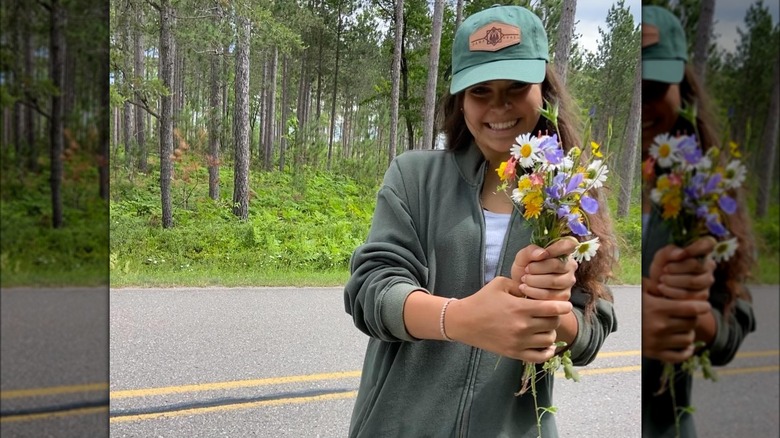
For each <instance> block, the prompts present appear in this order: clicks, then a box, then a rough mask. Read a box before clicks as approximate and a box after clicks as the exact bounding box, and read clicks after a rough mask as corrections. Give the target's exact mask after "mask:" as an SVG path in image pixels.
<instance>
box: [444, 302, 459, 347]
mask: <svg viewBox="0 0 780 438" xmlns="http://www.w3.org/2000/svg"><path fill="white" fill-rule="evenodd" d="M443 323H444V331H445V332H446V333H447V336H448V337H449V338H450V339H451V340H453V341H457V342H463V330H462V327H463V301H462V300H453V301H452V302H450V303H449V305H448V306H447V311H446V312H445V314H444V319H443Z"/></svg>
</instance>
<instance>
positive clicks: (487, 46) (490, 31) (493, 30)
mask: <svg viewBox="0 0 780 438" xmlns="http://www.w3.org/2000/svg"><path fill="white" fill-rule="evenodd" d="M520 35H521V34H520V28H519V27H517V26H511V25H509V24H506V23H501V22H499V21H494V22H492V23H488V24H486V25H484V26H482V27H480V28H479V29H477V30H475V31H474V32H472V33H471V35H470V36H469V50H470V51H472V52H496V51H498V50H501V49H503V48H505V47H509V46H513V45H515V44H520V42H521V36H520Z"/></svg>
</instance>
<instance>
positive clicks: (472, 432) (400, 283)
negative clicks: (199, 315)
mask: <svg viewBox="0 0 780 438" xmlns="http://www.w3.org/2000/svg"><path fill="white" fill-rule="evenodd" d="M486 167H487V166H486V164H485V160H484V157H483V156H482V153H481V152H480V151H479V149H478V148H477V147H476V146H475V145H472V146H471V147H470V148H468V149H465V150H462V151H457V152H450V151H416V152H405V153H403V154H402V155H400V156H398V157H397V158H396V160H394V161H393V163H392V164H391V165H390V168H389V169H388V170H387V173H386V174H385V179H384V183H383V185H382V187H381V189H380V190H379V194H378V196H377V205H376V210H375V212H374V217H373V222H372V225H371V230H370V232H369V235H368V239H367V241H366V243H365V244H364V245H362V246H360V247H358V248H357V249H356V250H355V252H354V254H353V256H352V260H351V263H350V267H351V272H352V276H351V278H350V279H349V281H348V283H347V285H346V286H345V293H344V298H345V305H346V311H347V313H349V314H350V315H351V316H352V318H353V320H354V323H355V325H356V326H357V328H359V329H360V330H361V331H363V332H364V333H366V334H367V335H369V336H370V339H369V343H368V349H367V351H366V357H365V361H364V364H363V372H362V376H361V381H360V388H359V390H358V395H357V400H356V402H355V407H354V411H353V414H352V421H351V425H350V432H349V436H350V437H479V438H482V437H513V438H520V437H536V436H537V435H536V416H535V414H534V404H533V398H532V396H531V394H530V391H529V392H528V393H526V394H524V395H522V396H519V397H516V396H515V395H514V393H515V392H516V391H517V390H518V389H519V388H520V378H521V374H522V362H520V361H517V360H511V359H508V358H502V359H501V361H500V362H499V357H498V356H497V355H495V354H493V353H490V352H487V351H484V350H481V349H478V348H473V347H471V346H468V345H464V344H460V343H457V342H445V341H434V340H418V339H415V338H413V337H412V336H410V335H409V333H408V332H407V331H406V328H405V326H404V321H403V306H404V301H405V300H406V297H407V296H408V295H409V294H410V293H411V292H413V291H415V290H420V289H423V290H425V291H427V292H428V293H431V294H435V295H440V296H444V297H455V298H464V297H467V296H469V295H471V294H473V293H475V292H477V291H478V290H479V289H481V288H482V287H483V285H484V284H483V283H484V281H483V279H484V259H485V242H484V235H485V229H484V228H485V225H484V217H483V213H482V210H481V206H480V203H479V193H480V190H481V187H482V182H483V178H484V175H485V171H486ZM490 171H492V170H490ZM530 235H531V228H530V226H529V223H528V222H527V221H526V220H525V219H524V218H523V217H522V215H518V214H517V212H515V213H513V214H512V215H511V219H510V223H509V226H508V230H507V234H506V237H505V240H504V246H503V249H502V254H501V258H500V260H499V264H498V266H499V268H498V275H503V276H506V277H509V276H510V272H511V266H512V262H513V260H514V256H515V254H517V252H518V251H519V250H520V249H522V248H523V247H525V246H527V245H528V244H529V239H530ZM587 298H588V296H587V295H586V294H585V293H583V291H582V290H580V289H577V288H574V290H572V297H571V302H572V303H573V305H574V314H575V315H576V317H577V322H578V324H579V331H578V333H577V336H576V338H575V340H574V342H573V343H572V345H571V352H572V360H573V361H574V363H575V365H586V364H588V363H590V362H591V361H592V360H593V359H594V358H595V356H596V353H598V351H599V349H600V348H601V345H602V343H603V342H604V339H605V338H606V337H607V335H609V334H610V333H611V332H613V331H615V330H616V329H617V323H616V319H615V315H614V311H613V306H612V303H610V302H609V301H607V300H598V301H597V303H596V310H595V312H594V313H592V314H591V315H590V316H589V317H585V316H584V314H583V309H584V308H585V303H586V302H587ZM539 368H541V367H539ZM583 384H587V383H583ZM537 388H538V399H539V403H540V406H550V405H552V404H553V403H552V392H553V377H552V376H548V377H546V378H544V379H541V380H540V381H539V382H538V384H537ZM562 415H565V414H562ZM542 421H543V432H544V433H543V435H544V437H557V436H558V434H557V430H556V426H555V419H554V416H552V415H549V414H548V415H544V416H543V417H542Z"/></svg>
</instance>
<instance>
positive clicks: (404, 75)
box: [401, 26, 414, 150]
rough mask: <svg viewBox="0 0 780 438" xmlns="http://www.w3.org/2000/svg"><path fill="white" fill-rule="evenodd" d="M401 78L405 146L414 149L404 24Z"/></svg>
mask: <svg viewBox="0 0 780 438" xmlns="http://www.w3.org/2000/svg"><path fill="white" fill-rule="evenodd" d="M401 79H402V83H401V86H402V89H401V92H402V93H403V100H404V111H406V114H407V116H406V117H404V120H406V135H407V146H408V148H409V150H411V149H414V126H413V125H412V118H411V117H409V116H408V114H411V113H412V109H411V103H410V102H409V60H408V59H406V26H404V32H403V38H402V39H401Z"/></svg>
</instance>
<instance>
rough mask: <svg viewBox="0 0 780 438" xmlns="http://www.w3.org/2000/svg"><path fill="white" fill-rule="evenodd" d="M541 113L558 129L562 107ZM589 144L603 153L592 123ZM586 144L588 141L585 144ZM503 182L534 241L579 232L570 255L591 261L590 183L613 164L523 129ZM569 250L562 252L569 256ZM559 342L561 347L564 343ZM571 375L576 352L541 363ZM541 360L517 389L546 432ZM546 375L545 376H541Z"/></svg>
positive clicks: (593, 202) (543, 243) (596, 183)
mask: <svg viewBox="0 0 780 438" xmlns="http://www.w3.org/2000/svg"><path fill="white" fill-rule="evenodd" d="M541 114H542V116H543V117H545V118H546V119H547V120H549V121H550V122H551V123H552V125H553V127H554V130H555V132H558V108H557V106H556V105H551V104H550V103H549V102H545V108H542V109H541ZM586 134H587V135H586V136H585V137H586V138H585V145H584V147H587V146H590V150H591V154H590V155H591V159H593V158H603V155H602V153H601V152H600V151H599V148H600V146H599V144H598V143H596V142H593V141H590V138H589V137H590V129H589V125H588V129H587V131H586ZM586 145H587V146H586ZM496 172H497V173H498V176H499V178H500V180H501V184H500V185H499V187H498V190H499V191H503V192H505V193H508V192H509V188H510V187H511V189H512V191H511V193H512V194H511V198H512V201H513V203H512V204H513V206H514V207H515V208H517V209H518V211H519V212H521V213H522V214H523V217H525V218H526V219H527V220H529V221H530V223H531V224H532V227H533V229H532V233H531V243H532V244H535V245H538V246H540V247H543V248H544V247H547V246H549V245H551V244H552V243H554V242H556V241H557V240H560V239H562V238H571V237H568V236H573V237H574V236H576V237H574V238H576V239H577V240H578V241H579V243H578V245H577V247H576V248H575V250H574V252H573V253H572V254H571V256H572V257H573V258H574V259H575V260H577V262H578V263H581V262H583V261H589V260H590V259H591V258H592V257H593V256H594V255H595V254H596V251H597V250H598V248H599V245H600V244H599V239H598V237H593V238H591V239H589V240H583V239H586V238H587V237H589V236H591V232H590V230H589V226H588V215H589V214H595V213H596V212H598V210H599V207H600V206H599V202H598V200H597V199H596V198H593V197H591V196H590V195H589V191H590V190H591V189H596V188H599V187H601V186H603V185H604V182H605V181H606V179H607V174H608V173H609V169H608V168H607V165H606V163H604V160H603V159H593V161H590V160H586V157H585V154H582V149H580V148H579V147H576V146H575V147H572V148H571V149H570V150H569V151H568V153H565V152H564V149H563V147H562V144H561V142H560V140H559V138H558V136H557V134H556V133H553V134H552V135H542V134H541V133H539V135H536V136H534V135H533V134H523V135H520V136H519V137H517V139H516V144H514V145H513V146H512V149H511V156H510V158H509V159H508V160H507V161H505V162H502V163H501V164H500V166H499V167H498V168H497V169H496ZM567 257H568V256H563V257H562V259H564V260H565V259H566V258H567ZM565 345H566V344H565V342H556V344H555V346H556V347H563V346H565ZM561 365H562V366H563V368H564V374H565V376H566V378H567V379H572V380H574V381H579V375H578V374H577V372H576V370H575V369H574V366H573V364H572V361H571V352H570V351H568V350H567V351H565V352H564V353H563V354H562V355H560V356H558V355H556V356H553V357H552V358H550V359H549V360H548V361H547V362H545V363H544V365H543V366H542V371H541V372H540V373H548V374H549V373H554V372H555V371H556V370H557V369H558V368H559V367H560V366H561ZM536 375H537V371H536V365H535V364H533V363H526V364H525V367H524V371H523V376H522V387H521V388H520V390H519V391H518V392H517V393H516V394H515V395H516V396H518V395H521V394H524V393H525V392H527V391H528V389H529V387H530V389H531V392H532V395H533V397H534V407H535V409H536V419H537V431H538V433H539V436H541V434H542V431H541V417H542V415H543V414H544V413H551V414H554V413H555V412H556V408H555V407H554V406H550V407H539V406H538V404H537V397H536V380H537V376H536ZM540 377H543V376H539V378H540Z"/></svg>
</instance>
